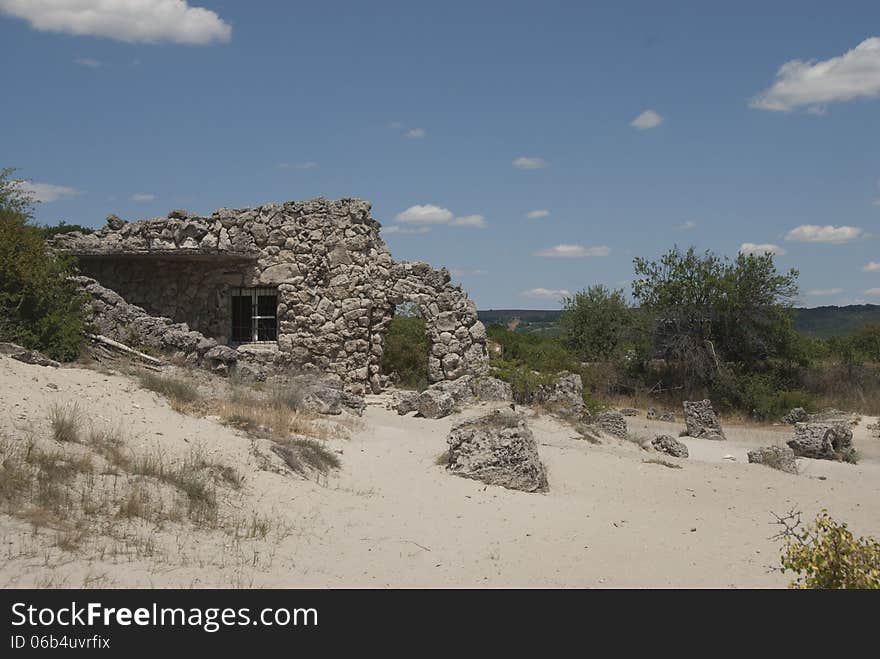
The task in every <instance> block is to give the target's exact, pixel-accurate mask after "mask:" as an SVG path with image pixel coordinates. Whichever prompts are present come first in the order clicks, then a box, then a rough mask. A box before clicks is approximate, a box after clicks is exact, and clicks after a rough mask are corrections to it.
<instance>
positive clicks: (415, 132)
mask: <svg viewBox="0 0 880 659" xmlns="http://www.w3.org/2000/svg"><path fill="white" fill-rule="evenodd" d="M427 134H428V133H427V131H426V130H425V129H424V128H410V129H409V130H408V131H406V133H405V135H406V136H407V137H409V138H412V139H420V138H422V137H424V136H425V135H427Z"/></svg>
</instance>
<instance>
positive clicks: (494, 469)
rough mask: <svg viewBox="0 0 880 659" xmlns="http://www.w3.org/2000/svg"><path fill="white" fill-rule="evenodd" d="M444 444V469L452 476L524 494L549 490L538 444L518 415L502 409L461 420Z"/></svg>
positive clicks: (524, 421)
mask: <svg viewBox="0 0 880 659" xmlns="http://www.w3.org/2000/svg"><path fill="white" fill-rule="evenodd" d="M446 442H447V444H448V445H449V461H448V463H447V466H446V469H447V470H448V471H449V472H451V473H453V474H456V475H458V476H464V477H465V478H473V479H475V480H479V481H481V482H483V483H486V484H488V485H501V486H502V487H506V488H508V489H511V490H521V491H523V492H546V491H547V489H548V483H547V474H546V472H545V470H544V465H543V464H542V463H541V459H540V457H539V456H538V446H537V443H536V442H535V438H534V437H533V436H532V432H531V430H530V429H529V427H528V425H527V424H526V420H525V417H524V416H523V415H522V414H520V413H517V412H515V411H513V410H509V409H501V410H494V411H493V412H490V413H489V414H486V415H484V416H481V417H479V418H477V419H471V420H468V421H463V422H461V423H458V424H456V425H455V426H453V427H452V430H451V432H450V433H449V436H448V437H447V438H446Z"/></svg>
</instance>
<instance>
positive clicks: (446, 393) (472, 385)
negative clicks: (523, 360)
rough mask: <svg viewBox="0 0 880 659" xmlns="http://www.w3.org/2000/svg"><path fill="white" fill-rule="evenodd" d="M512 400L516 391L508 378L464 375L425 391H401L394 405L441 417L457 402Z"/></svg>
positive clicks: (401, 411)
mask: <svg viewBox="0 0 880 659" xmlns="http://www.w3.org/2000/svg"><path fill="white" fill-rule="evenodd" d="M509 400H513V391H512V390H511V388H510V384H508V383H507V382H503V381H501V380H499V379H497V378H493V377H490V376H488V375H476V376H475V375H463V376H461V377H460V378H457V379H455V380H446V381H443V382H436V383H434V384H432V385H431V386H430V387H428V388H427V389H426V390H425V391H423V392H422V393H421V394H419V393H417V392H414V391H402V392H398V393H397V395H396V396H395V399H394V401H393V402H392V403H391V409H394V410H396V411H397V413H398V414H401V415H403V414H409V413H410V412H418V413H419V414H420V415H422V416H423V417H425V418H427V419H439V418H442V417H444V416H447V415H448V414H451V413H452V411H453V409H454V408H455V405H456V404H463V405H469V404H476V403H479V402H484V401H509Z"/></svg>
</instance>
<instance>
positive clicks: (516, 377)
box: [492, 360, 554, 405]
mask: <svg viewBox="0 0 880 659" xmlns="http://www.w3.org/2000/svg"><path fill="white" fill-rule="evenodd" d="M492 375H493V376H494V377H496V378H498V379H499V380H504V381H505V382H509V383H510V387H511V389H512V390H513V400H514V401H516V402H517V403H520V404H522V405H528V404H529V403H531V402H532V401H533V400H534V398H535V393H536V392H537V391H538V387H540V386H541V385H543V384H550V383H551V382H553V378H554V374H553V373H539V372H537V371H534V370H533V369H532V368H530V367H529V366H526V365H524V364H519V363H517V362H507V361H501V360H493V361H492Z"/></svg>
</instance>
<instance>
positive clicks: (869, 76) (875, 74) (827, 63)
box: [750, 37, 880, 113]
mask: <svg viewBox="0 0 880 659" xmlns="http://www.w3.org/2000/svg"><path fill="white" fill-rule="evenodd" d="M875 96H880V37H871V38H870V39H865V40H864V41H863V42H862V43H860V44H859V45H858V46H856V47H855V48H853V49H852V50H850V51H848V52H846V53H844V54H843V55H840V56H839V57H832V58H831V59H827V60H820V61H816V60H811V61H809V62H804V61H802V60H799V59H794V60H791V61H788V62H786V63H785V64H783V65H782V66H781V67H779V71H777V72H776V81H775V82H774V83H773V85H772V86H770V88H769V89H766V90H765V91H763V92H761V93H760V94H758V95H757V96H755V97H754V98H753V99H752V100H751V103H750V105H751V107H753V108H758V109H761V110H773V111H776V112H790V111H791V110H795V109H797V108H799V107H802V106H808V107H809V108H810V109H812V110H814V111H815V112H819V113H821V112H822V110H823V107H824V106H825V105H826V104H828V103H837V102H842V101H851V100H853V99H856V98H872V97H875Z"/></svg>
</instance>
